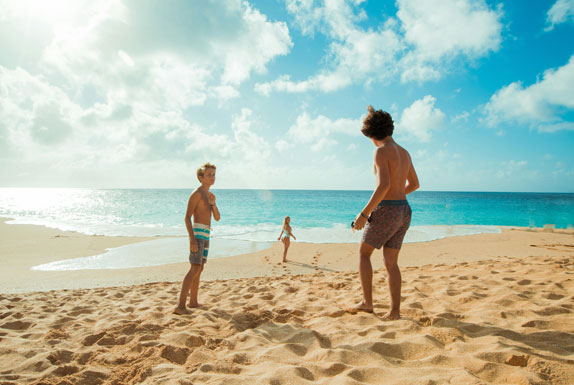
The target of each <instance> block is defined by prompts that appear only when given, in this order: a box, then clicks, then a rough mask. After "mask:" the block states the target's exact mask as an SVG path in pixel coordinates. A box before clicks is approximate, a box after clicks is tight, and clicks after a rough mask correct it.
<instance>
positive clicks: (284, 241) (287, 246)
mask: <svg viewBox="0 0 574 385" xmlns="http://www.w3.org/2000/svg"><path fill="white" fill-rule="evenodd" d="M282 241H283V246H285V250H284V251H283V262H286V261H287V250H289V244H290V243H291V240H290V239H289V237H286V238H283V240H282Z"/></svg>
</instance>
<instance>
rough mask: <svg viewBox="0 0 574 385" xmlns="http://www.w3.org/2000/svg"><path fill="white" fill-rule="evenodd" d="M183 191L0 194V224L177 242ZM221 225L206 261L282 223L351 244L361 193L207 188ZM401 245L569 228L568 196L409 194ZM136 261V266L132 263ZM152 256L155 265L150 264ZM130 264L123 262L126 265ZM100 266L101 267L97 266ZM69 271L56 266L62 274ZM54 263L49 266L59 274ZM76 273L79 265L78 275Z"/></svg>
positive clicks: (169, 253) (101, 262)
mask: <svg viewBox="0 0 574 385" xmlns="http://www.w3.org/2000/svg"><path fill="white" fill-rule="evenodd" d="M190 192H191V190H175V189H174V190H169V189H165V190H160V189H156V190H152V189H150V190H99V189H11V188H3V189H0V216H2V217H9V218H13V219H14V220H13V221H11V222H10V223H26V224H38V225H44V226H49V227H54V228H58V229H62V230H72V231H78V232H82V233H85V234H100V235H115V236H118V235H119V236H121V235H129V236H185V235H187V233H186V229H185V225H184V223H183V218H184V215H185V209H186V205H187V200H188V197H189V194H190ZM213 192H214V193H215V195H216V197H217V205H218V207H219V210H220V212H221V221H220V222H213V223H212V227H213V231H212V236H213V238H214V240H217V242H215V241H214V242H212V246H211V248H210V257H219V256H229V255H235V254H240V253H245V252H252V251H256V250H261V249H263V248H266V247H269V245H270V244H271V242H273V241H276V240H277V237H278V236H279V233H280V231H281V223H282V221H283V218H284V216H286V215H289V216H290V217H291V224H292V226H293V233H294V235H295V236H296V237H297V241H299V242H311V243H313V242H315V243H341V242H358V241H359V240H360V235H361V234H360V232H353V231H351V230H350V229H349V225H350V223H351V221H352V220H353V219H354V217H355V215H356V214H357V213H358V212H359V211H360V210H361V209H362V208H363V206H364V204H365V203H366V202H367V201H368V199H369V197H370V195H371V192H370V191H324V190H322V191H305V190H217V189H214V190H213ZM408 200H409V202H410V204H411V207H412V209H413V220H412V224H411V228H410V229H409V232H408V233H407V236H406V238H405V242H419V241H428V240H433V239H438V238H443V237H446V236H457V235H466V234H477V233H492V232H499V231H500V230H499V228H498V226H536V227H542V226H543V225H545V224H553V225H555V226H556V227H557V228H566V227H572V226H573V225H574V194H549V193H485V192H431V191H416V192H414V193H413V194H411V195H409V197H408ZM185 242H186V241H185V238H176V239H174V240H170V241H161V242H157V241H152V242H151V243H146V244H145V245H144V246H129V247H128V246H126V247H124V248H118V249H115V250H113V251H112V252H110V253H108V254H107V256H105V257H101V258H100V257H99V256H98V258H94V257H91V259H90V260H87V259H83V260H82V261H81V262H82V263H79V262H78V263H76V262H74V263H73V264H72V265H73V266H75V267H76V268H122V267H135V266H149V265H154V264H155V265H157V264H163V263H172V262H178V261H185V260H186V256H185V254H186V252H185V250H186V247H187V246H186V243H185ZM134 255H136V256H137V258H134V257H133V256H134ZM158 256H159V257H158ZM130 258H131V259H130ZM106 261H107V262H106ZM72 265H70V264H68V265H66V263H64V266H68V268H69V266H72ZM62 266H63V265H61V264H60V265H58V267H57V268H58V269H61V268H62ZM78 266H83V267H78Z"/></svg>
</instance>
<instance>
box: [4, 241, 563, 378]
mask: <svg viewBox="0 0 574 385" xmlns="http://www.w3.org/2000/svg"><path fill="white" fill-rule="evenodd" d="M541 246H544V247H555V248H556V247H557V248H559V249H560V250H561V253H562V256H533V257H529V258H520V259H517V258H508V257H506V258H505V257H501V258H497V259H492V260H484V261H475V262H464V263H459V264H456V265H445V264H442V265H424V266H417V267H407V268H404V269H403V280H404V284H403V307H402V317H403V318H402V319H401V320H399V321H384V320H382V319H381V316H382V314H383V313H384V312H385V310H386V303H387V299H388V292H387V288H386V282H385V281H386V274H385V272H384V271H383V270H380V269H379V270H377V271H376V274H375V278H374V283H375V285H376V288H375V293H374V294H375V301H376V303H377V305H376V308H375V310H376V312H375V314H366V313H359V314H356V315H352V314H349V313H346V312H345V311H344V310H343V309H344V308H345V307H348V306H351V305H353V304H354V303H355V302H356V301H357V300H358V298H359V293H360V283H359V279H358V275H357V273H355V272H322V271H318V272H316V273H313V274H307V275H284V276H281V277H261V278H243V279H232V280H219V281H208V282H204V283H202V285H201V291H200V300H201V301H202V302H203V303H204V304H205V305H204V306H203V307H202V308H201V309H198V310H194V311H193V313H192V314H191V315H188V316H176V315H173V314H171V310H172V309H173V307H174V304H175V301H176V297H177V294H178V291H179V287H180V286H179V283H151V284H145V285H138V286H131V287H112V288H97V289H78V290H61V291H51V292H36V293H29V294H4V295H0V354H1V356H2V359H1V360H0V383H2V384H138V383H145V384H162V383H165V384H199V383H213V384H220V383H221V384H223V383H225V384H248V383H261V384H306V383H320V384H381V383H384V384H429V385H430V384H465V385H466V384H572V383H574V317H573V312H574V245H569V244H560V245H557V246H552V245H541Z"/></svg>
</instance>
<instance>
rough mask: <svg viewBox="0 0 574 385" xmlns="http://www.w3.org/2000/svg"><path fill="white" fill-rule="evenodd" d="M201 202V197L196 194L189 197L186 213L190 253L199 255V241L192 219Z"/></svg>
mask: <svg viewBox="0 0 574 385" xmlns="http://www.w3.org/2000/svg"><path fill="white" fill-rule="evenodd" d="M198 201H199V195H198V194H197V192H194V193H193V194H191V195H190V196H189V200H188V201H187V210H186V212H185V227H186V228H187V234H188V235H189V251H191V252H192V253H197V240H196V239H195V234H194V233H193V224H192V223H191V217H192V216H193V213H194V212H195V208H196V207H197V202H198Z"/></svg>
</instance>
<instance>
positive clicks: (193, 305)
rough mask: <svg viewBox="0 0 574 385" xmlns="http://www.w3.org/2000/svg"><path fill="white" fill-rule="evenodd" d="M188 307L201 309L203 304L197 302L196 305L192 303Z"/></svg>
mask: <svg viewBox="0 0 574 385" xmlns="http://www.w3.org/2000/svg"><path fill="white" fill-rule="evenodd" d="M187 306H188V307H190V308H192V309H193V308H198V307H201V304H200V303H199V302H195V303H191V302H190V303H188V304H187Z"/></svg>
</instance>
